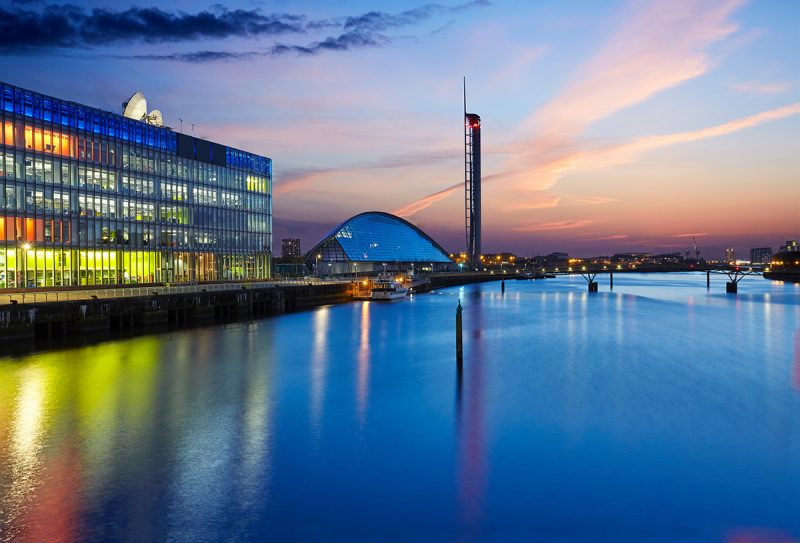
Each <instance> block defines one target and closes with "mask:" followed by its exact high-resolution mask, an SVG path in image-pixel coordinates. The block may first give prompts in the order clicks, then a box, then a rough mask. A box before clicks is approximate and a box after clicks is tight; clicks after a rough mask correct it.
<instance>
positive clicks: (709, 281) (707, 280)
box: [706, 270, 711, 289]
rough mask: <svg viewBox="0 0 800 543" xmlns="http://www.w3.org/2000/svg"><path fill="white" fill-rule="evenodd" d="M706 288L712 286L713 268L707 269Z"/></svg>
mask: <svg viewBox="0 0 800 543" xmlns="http://www.w3.org/2000/svg"><path fill="white" fill-rule="evenodd" d="M706 288H707V289H709V288H711V270H706Z"/></svg>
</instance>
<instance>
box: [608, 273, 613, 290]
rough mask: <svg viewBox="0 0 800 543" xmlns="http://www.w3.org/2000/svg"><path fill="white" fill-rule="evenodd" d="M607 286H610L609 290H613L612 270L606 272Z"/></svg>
mask: <svg viewBox="0 0 800 543" xmlns="http://www.w3.org/2000/svg"><path fill="white" fill-rule="evenodd" d="M608 286H609V287H611V290H614V272H609V273H608Z"/></svg>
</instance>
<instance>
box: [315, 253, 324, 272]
mask: <svg viewBox="0 0 800 543" xmlns="http://www.w3.org/2000/svg"><path fill="white" fill-rule="evenodd" d="M320 258H322V255H321V254H319V253H317V256H316V262H315V263H314V269H315V270H316V272H317V277H319V276H320V274H319V259H320Z"/></svg>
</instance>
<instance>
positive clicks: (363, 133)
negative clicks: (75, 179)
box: [0, 0, 800, 258]
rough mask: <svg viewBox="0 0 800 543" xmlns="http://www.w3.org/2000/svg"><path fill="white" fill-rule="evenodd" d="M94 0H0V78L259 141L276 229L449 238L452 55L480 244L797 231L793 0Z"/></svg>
mask: <svg viewBox="0 0 800 543" xmlns="http://www.w3.org/2000/svg"><path fill="white" fill-rule="evenodd" d="M101 5H107V4H100V3H93V2H89V3H86V4H85V6H86V7H84V8H81V7H76V6H72V7H71V8H70V7H67V8H65V9H62V10H60V12H59V14H57V15H53V14H52V13H51V14H50V16H49V17H50V18H43V17H40V16H38V15H37V14H40V13H42V12H43V9H44V4H42V3H37V2H33V3H15V4H11V5H10V6H8V7H6V8H5V9H2V10H0V11H2V15H3V17H2V18H0V19H2V20H3V22H2V23H0V28H2V29H3V32H1V33H0V35H2V36H3V37H2V38H0V50H2V53H3V54H2V60H0V62H2V66H3V68H4V75H3V76H2V78H1V79H3V80H4V81H7V82H9V83H12V84H15V85H19V86H22V87H26V88H32V89H34V90H37V91H40V92H44V93H47V94H52V95H55V96H59V97H62V98H65V99H69V100H73V101H76V102H81V103H85V104H88V105H94V106H100V107H103V108H104V109H108V110H110V111H114V112H118V113H119V112H121V108H120V104H121V102H122V101H123V100H125V99H126V98H127V97H128V96H130V95H131V94H132V93H133V92H134V91H136V90H141V91H143V92H144V94H145V96H146V97H147V98H148V102H149V103H150V104H151V105H152V107H156V108H159V109H160V110H161V111H162V112H163V113H164V116H165V122H166V124H167V125H169V126H172V128H173V129H175V130H178V129H179V119H183V123H182V124H183V131H184V132H186V133H193V134H194V135H197V136H199V137H204V138H208V139H211V140H213V141H218V142H224V143H229V144H231V145H233V146H236V147H239V148H241V149H243V150H246V151H250V152H254V153H259V154H264V155H267V156H270V157H271V158H272V159H273V160H274V162H275V169H274V171H275V183H274V194H275V200H274V211H275V217H274V232H275V240H280V239H281V238H284V237H299V238H301V239H303V245H304V247H305V248H308V247H311V246H312V245H313V244H314V243H316V241H317V240H318V239H320V238H321V237H322V236H323V235H324V234H325V233H326V232H327V231H329V230H331V229H332V228H333V227H334V226H336V225H337V224H339V223H341V222H342V221H344V220H345V219H347V218H349V217H350V216H353V215H355V214H357V213H360V212H363V211H368V210H381V211H388V212H395V213H397V214H399V215H400V216H402V217H404V218H406V219H408V220H410V221H412V222H413V223H414V224H416V225H418V226H419V227H420V228H422V229H423V230H425V231H426V232H428V233H429V234H431V235H432V236H433V237H434V238H435V239H437V241H439V242H440V243H442V244H443V245H444V246H445V247H446V248H447V249H448V250H450V251H452V252H456V251H458V250H463V247H464V244H465V241H464V225H463V147H462V145H463V141H462V137H463V127H462V124H461V123H462V118H461V115H462V111H461V110H462V104H461V78H462V76H463V75H465V74H466V76H467V85H468V87H469V96H468V99H469V104H468V107H469V109H470V111H474V112H475V113H478V114H480V115H481V118H482V120H483V123H482V130H483V132H484V134H483V148H484V153H483V171H484V176H483V180H484V198H483V206H484V207H483V223H484V231H483V239H484V244H483V245H484V252H487V253H491V252H501V251H511V252H515V253H517V254H529V255H533V254H546V253H549V252H552V251H559V250H564V251H567V252H570V253H573V254H582V255H583V254H585V253H586V252H587V251H588V252H589V253H592V254H595V253H596V254H604V253H609V254H610V253H614V252H627V251H643V252H644V251H648V252H673V251H683V250H684V249H685V248H686V247H687V246H690V245H691V236H692V235H694V236H696V237H697V242H698V245H699V246H700V249H701V251H702V252H703V256H705V257H708V258H714V257H715V256H717V255H718V254H721V253H722V250H723V249H724V248H725V247H729V246H730V247H734V248H735V249H736V252H737V255H738V254H749V249H750V248H751V247H760V246H772V247H773V249H775V248H776V247H777V245H778V244H780V243H783V242H784V241H785V240H786V239H794V238H796V237H797V236H798V234H800V223H799V221H798V220H797V219H796V210H795V209H794V206H793V205H792V204H793V202H796V201H797V197H798V196H800V188H798V187H800V185H798V183H797V179H796V177H797V172H798V171H800V157H798V156H797V153H796V141H797V137H798V135H800V92H798V87H799V86H800V77H798V76H799V75H800V70H799V69H798V67H797V66H796V62H795V63H793V62H792V60H793V59H792V56H793V53H794V54H796V52H797V51H798V50H800V37H798V36H797V34H796V32H794V33H793V30H794V29H793V28H792V23H791V21H796V20H797V17H798V16H800V5H798V4H796V3H793V2H771V3H769V4H760V5H756V4H755V3H749V2H743V1H730V0H729V1H716V2H691V1H677V2H668V3H666V2H603V3H596V4H594V3H593V4H592V5H588V6H587V5H581V6H578V5H576V4H575V5H566V6H565V5H561V4H559V3H556V2H545V3H539V4H536V5H535V6H527V7H524V8H519V6H517V5H514V4H511V3H508V2H491V3H490V2H484V1H476V2H468V3H447V4H427V5H424V4H421V3H414V2H393V3H391V4H384V6H383V9H385V10H386V11H385V12H374V11H370V9H369V8H370V4H369V3H367V2H353V3H349V4H348V8H347V10H345V9H343V8H333V7H331V6H326V5H322V6H320V5H317V3H316V2H302V3H298V2H276V3H273V4H271V5H269V6H267V5H265V4H263V3H260V2H240V3H228V4H227V6H228V7H227V8H222V7H219V6H217V7H208V8H206V9H200V8H196V7H194V6H193V5H192V4H191V3H187V2H162V3H160V4H159V8H148V7H145V8H135V7H132V6H131V4H127V3H116V4H114V5H115V7H113V8H106V9H104V10H103V9H95V10H94V11H92V8H93V7H95V6H101ZM389 6H391V8H390V7H389ZM273 10H275V11H284V12H285V13H279V14H272V13H271V11H273ZM54 19H55V20H56V21H57V22H59V23H60V24H61V26H59V27H58V28H64V29H66V30H63V31H61V32H53V31H52V28H54V26H52V25H53V20H54ZM45 23H47V24H50V25H51V26H47V25H46V24H45ZM18 29H19V30H18ZM37 29H39V30H37ZM43 29H44V30H50V32H49V33H48V32H45V31H44V30H43ZM86 81H91V82H92V85H86V84H85V82H86ZM192 125H194V132H192ZM365 202H369V203H368V204H366V205H365ZM687 240H688V241H687ZM275 247H276V244H275V243H273V250H275Z"/></svg>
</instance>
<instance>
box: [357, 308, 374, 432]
mask: <svg viewBox="0 0 800 543" xmlns="http://www.w3.org/2000/svg"><path fill="white" fill-rule="evenodd" d="M370 306H371V304H370V302H361V319H360V320H359V340H358V372H357V375H358V383H357V384H356V400H357V404H358V422H359V425H360V426H361V427H362V428H363V426H364V418H365V416H366V411H367V399H368V396H369V369H370V348H369V335H370V334H369V331H370V320H369V310H370Z"/></svg>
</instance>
